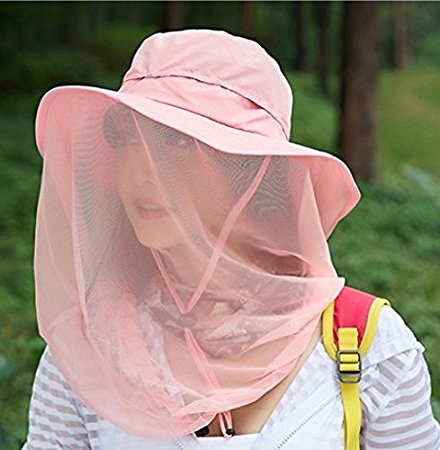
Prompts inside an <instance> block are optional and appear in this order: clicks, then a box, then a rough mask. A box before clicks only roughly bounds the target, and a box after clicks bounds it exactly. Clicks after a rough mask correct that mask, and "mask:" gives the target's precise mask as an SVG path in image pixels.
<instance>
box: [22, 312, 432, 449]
mask: <svg viewBox="0 0 440 450" xmlns="http://www.w3.org/2000/svg"><path fill="white" fill-rule="evenodd" d="M423 351H424V347H423V346H422V344H421V343H420V342H418V341H417V339H416V338H415V336H414V334H413V333H412V332H411V330H410V329H409V328H408V327H407V326H406V325H405V323H404V321H403V320H402V318H401V317H400V315H399V314H398V313H397V312H396V311H395V310H393V309H392V308H389V307H384V308H383V310H382V312H381V314H380V318H379V323H378V329H377V332H376V335H375V337H374V340H373V343H372V345H371V347H370V349H369V351H368V352H367V354H366V355H365V356H364V358H363V360H362V363H363V372H362V379H361V381H360V384H359V389H360V397H361V405H362V432H361V436H360V442H361V449H363V450H375V449H396V450H397V449H399V450H416V449H419V450H422V449H423V450H440V426H439V424H438V422H437V421H436V420H435V419H434V417H433V413H432V409H431V403H430V400H431V380H430V375H429V371H428V367H427V364H426V361H425V359H424V357H423ZM329 378H334V379H335V380H336V373H335V363H334V361H333V360H331V358H330V357H329V356H328V355H327V353H326V352H325V349H324V346H323V343H322V340H321V341H319V342H318V344H317V345H316V347H315V348H314V350H313V351H312V353H311V355H310V356H309V357H308V359H307V361H306V363H305V364H304V365H303V366H302V367H301V369H300V371H299V372H298V374H297V376H296V377H295V379H294V380H293V382H292V383H291V385H290V386H289V388H288V389H287V391H286V392H285V394H284V396H283V397H282V398H281V400H280V402H279V403H278V405H277V406H276V408H275V409H274V411H273V412H272V413H271V415H270V417H269V419H268V420H267V422H266V423H265V425H264V427H263V429H262V430H261V432H260V433H254V434H251V435H241V436H240V435H238V436H234V437H233V438H231V439H229V440H226V439H224V438H223V437H195V434H194V433H192V435H191V438H192V441H191V442H195V443H196V444H195V445H194V444H193V445H189V444H187V445H186V444H185V442H189V441H185V438H187V437H188V436H185V437H182V439H181V440H179V439H176V440H174V441H157V440H149V439H145V438H141V437H137V436H132V435H129V434H127V433H125V432H124V431H123V430H121V429H119V428H118V427H117V426H116V425H114V424H113V423H111V422H109V421H107V420H106V419H105V418H103V417H100V416H99V415H98V414H96V413H95V412H94V411H93V410H91V409H89V408H88V407H87V406H86V405H85V404H84V403H82V401H81V400H80V399H79V398H78V397H77V396H76V394H75V393H74V392H73V391H72V389H71V388H70V386H69V384H68V383H67V381H66V379H65V378H64V376H63V374H62V373H61V371H60V370H59V368H58V367H57V366H56V364H55V362H54V360H53V359H52V356H51V353H50V349H49V348H48V347H46V349H45V351H44V352H43V355H42V357H41V359H40V363H39V366H38V368H37V371H36V375H35V380H34V384H33V388H32V396H31V399H30V407H29V429H28V436H27V442H26V443H25V444H24V445H23V447H22V450H43V449H52V450H56V449H72V450H73V449H77V450H84V449H90V450H119V449H121V450H147V449H148V450H159V449H164V450H165V449H169V450H171V449H185V450H186V449H188V450H189V449H190V448H199V449H206V450H215V449H220V448H221V449H232V450H250V449H252V450H257V449H258V450H268V449H267V447H265V446H261V445H260V446H259V445H258V439H260V440H261V438H262V437H264V436H267V435H270V433H272V432H273V431H276V430H277V427H278V426H279V424H280V423H284V424H287V426H288V425H289V423H291V422H289V420H290V417H291V415H292V414H293V413H295V412H296V413H298V410H300V408H301V406H302V405H304V404H305V403H306V402H307V399H309V398H310V396H311V395H312V394H313V392H314V391H315V390H316V387H317V386H320V385H321V384H322V383H323V382H325V380H328V379H329ZM335 386H336V387H335V389H336V388H337V383H336V382H335ZM338 403H339V402H338ZM329 420H330V422H329V425H328V427H330V428H331V430H334V432H333V431H332V433H333V434H332V433H328V436H329V437H328V441H325V442H322V441H321V442H320V445H319V448H325V449H326V450H333V449H335V450H336V449H337V450H343V442H344V435H343V423H342V407H341V408H340V414H333V415H332V417H331V418H330V419H329ZM292 426H293V425H292ZM312 434H313V433H312ZM277 448H278V447H277ZM291 448H293V447H288V446H287V445H286V446H283V450H284V449H285V450H288V449H291ZM295 448H298V447H297V446H295ZM312 448H313V449H314V448H315V447H310V449H312ZM316 448H318V447H316ZM308 449H309V447H307V450H308ZM302 450H306V449H304V448H302Z"/></svg>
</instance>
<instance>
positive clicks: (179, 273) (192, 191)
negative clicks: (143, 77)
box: [35, 94, 345, 438]
mask: <svg viewBox="0 0 440 450" xmlns="http://www.w3.org/2000/svg"><path fill="white" fill-rule="evenodd" d="M59 117H63V121H60V120H59V119H58V118H59ZM42 149H43V150H44V166H43V174H42V184H41V192H40V200H39V205H38V216H37V217H38V220H37V233H36V253H35V274H36V291H37V313H38V322H39V328H40V332H41V334H42V335H43V336H44V338H45V339H46V341H47V342H48V343H49V345H50V346H51V350H52V353H53V355H54V358H55V360H56V361H57V363H58V364H59V365H60V367H61V369H62V370H63V372H64V373H65V376H66V378H67V380H68V381H69V383H70V384H71V386H72V388H73V389H74V390H75V391H76V392H77V394H78V395H79V397H80V398H81V399H82V400H83V401H84V402H85V403H86V404H87V405H88V406H90V407H91V408H93V409H94V410H95V411H96V412H98V413H100V414H101V415H102V416H104V417H106V418H108V419H109V420H112V421H113V422H115V423H116V424H117V425H119V426H121V427H122V428H123V429H125V430H127V431H129V432H132V433H135V434H137V435H140V436H144V437H150V438H151V437H153V438H154V437H155V438H169V437H177V436H180V435H182V434H185V433H189V432H192V431H194V430H196V429H198V428H200V427H201V426H203V425H205V424H207V423H208V422H209V421H210V420H211V419H212V418H213V417H214V416H215V415H216V414H217V413H218V412H220V411H225V410H229V409H232V408H236V407H239V406H242V405H244V404H248V403H251V402H253V401H255V400H256V399H257V398H259V397H261V395H263V394H264V393H265V392H267V391H268V390H269V389H270V388H271V387H273V386H274V385H275V384H277V383H278V382H279V381H280V380H281V379H283V378H284V377H285V376H286V375H287V374H288V373H289V371H291V370H292V368H293V367H294V365H295V362H296V361H297V358H298V357H299V355H300V354H301V353H302V352H303V351H304V349H305V347H306V345H307V343H308V340H309V339H310V336H311V333H312V332H313V330H314V328H315V326H316V324H317V323H318V321H319V319H320V315H321V313H322V311H323V310H324V309H325V307H326V306H327V305H328V304H329V303H330V302H331V301H332V300H333V299H334V298H335V297H336V296H337V294H338V293H339V291H340V290H341V289H342V287H343V285H344V278H342V277H338V276H337V274H336V272H335V269H334V267H333V265H332V262H331V259H330V255H329V250H328V245H327V241H326V237H327V236H326V233H325V230H324V228H323V218H322V205H319V204H318V202H317V199H316V192H315V189H316V184H317V180H318V177H319V175H320V171H318V170H317V169H316V166H315V164H314V162H313V161H310V160H307V158H305V157H304V158H301V157H294V156H292V155H286V156H284V155H264V154H262V155H240V154H232V153H227V152H225V151H221V150H219V149H216V148H213V147H211V146H208V145H207V144H206V143H204V142H202V141H200V140H198V139H195V138H194V137H191V136H189V135H187V134H185V133H183V132H181V131H179V130H176V129H174V128H172V127H170V126H167V125H165V124H162V123H159V122H156V121H154V120H153V119H151V118H148V117H146V116H144V115H141V114H140V113H138V112H135V111H134V110H132V109H130V108H128V107H126V106H124V105H122V104H120V103H117V102H115V101H113V100H110V99H109V98H106V97H105V96H96V98H94V100H93V102H91V101H90V95H88V96H83V97H82V96H81V95H78V94H77V95H76V96H75V101H73V99H71V100H70V101H68V100H66V101H59V102H57V103H55V104H54V105H53V106H52V107H51V109H50V113H49V114H47V117H46V118H45V128H44V141H43V142H42ZM344 201H345V200H344ZM333 204H334V205H335V208H338V199H335V201H334V202H333ZM331 225H332V226H334V224H333V223H332V224H331ZM164 424H166V425H165V426H164Z"/></svg>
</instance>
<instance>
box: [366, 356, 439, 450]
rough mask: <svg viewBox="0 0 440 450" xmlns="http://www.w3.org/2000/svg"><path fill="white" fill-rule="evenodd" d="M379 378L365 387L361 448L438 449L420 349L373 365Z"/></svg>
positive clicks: (428, 380) (427, 377)
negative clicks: (368, 401) (366, 402)
mask: <svg viewBox="0 0 440 450" xmlns="http://www.w3.org/2000/svg"><path fill="white" fill-rule="evenodd" d="M377 370H378V371H379V373H380V377H379V378H378V379H377V382H376V383H374V384H372V385H371V387H370V388H369V390H370V393H369V394H370V398H371V399H372V403H375V405H374V406H376V407H371V408H369V409H368V408H367V407H365V408H363V409H364V411H363V414H365V415H366V416H367V420H365V421H364V423H363V428H362V432H361V448H362V449H363V450H378V449H395V450H397V449H398V450H439V449H440V426H439V424H438V422H437V421H436V419H435V418H434V416H433V412H432V408H431V378H430V375H429V370H428V367H427V364H426V361H425V358H424V357H423V351H422V350H420V349H411V350H408V351H405V352H402V353H400V354H397V355H395V356H393V357H391V358H388V359H386V360H384V361H382V362H381V363H379V364H378V365H377Z"/></svg>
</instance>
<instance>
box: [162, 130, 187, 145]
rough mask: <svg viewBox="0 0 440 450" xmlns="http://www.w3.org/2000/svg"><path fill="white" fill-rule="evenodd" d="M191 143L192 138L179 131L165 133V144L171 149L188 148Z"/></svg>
mask: <svg viewBox="0 0 440 450" xmlns="http://www.w3.org/2000/svg"><path fill="white" fill-rule="evenodd" d="M189 143H190V137H189V136H187V135H186V134H183V133H181V132H180V131H177V130H172V129H169V130H166V131H165V144H166V145H168V146H169V147H187V146H189Z"/></svg>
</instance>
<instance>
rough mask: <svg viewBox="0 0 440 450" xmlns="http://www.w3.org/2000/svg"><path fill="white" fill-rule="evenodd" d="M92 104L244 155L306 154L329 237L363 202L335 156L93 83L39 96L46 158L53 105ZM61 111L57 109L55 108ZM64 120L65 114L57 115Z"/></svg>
mask: <svg viewBox="0 0 440 450" xmlns="http://www.w3.org/2000/svg"><path fill="white" fill-rule="evenodd" d="M84 96H87V104H88V105H90V107H93V104H94V102H95V101H100V102H102V101H103V100H105V99H107V100H108V101H109V106H110V105H111V104H113V103H121V104H123V105H125V106H128V107H130V108H132V109H133V110H135V111H137V112H138V113H140V114H142V115H144V116H146V117H148V118H150V119H152V120H154V121H157V122H160V123H163V124H165V125H167V126H169V127H172V128H175V129H177V130H179V131H181V132H183V133H185V134H188V135H190V136H192V137H194V138H196V139H199V140H200V141H202V142H204V143H206V144H208V145H210V146H211V147H213V148H215V149H217V150H220V151H223V152H226V153H232V154H239V155H258V156H267V155H282V156H289V157H294V158H306V159H307V164H309V165H310V166H311V170H312V171H313V172H314V173H315V177H314V178H315V180H316V185H315V189H316V198H317V203H318V207H319V209H320V213H321V217H327V218H328V219H329V220H327V221H326V220H325V221H324V222H326V223H323V228H324V232H325V235H326V237H328V236H329V235H330V234H331V232H332V231H333V229H334V228H335V226H336V224H337V223H338V222H339V221H340V220H341V219H342V218H344V217H345V216H346V215H347V214H348V213H349V212H350V211H351V210H352V209H353V208H354V207H355V206H356V204H357V203H358V202H359V200H360V198H361V193H360V191H359V189H358V187H357V185H356V182H355V180H354V178H353V176H352V174H351V172H350V169H349V168H348V166H347V165H346V164H345V163H344V162H343V161H342V160H341V159H339V158H337V157H336V156H334V155H332V154H330V153H327V152H325V151H321V150H317V149H313V148H310V147H307V146H304V145H301V144H297V143H294V142H289V141H287V140H286V141H284V140H281V139H275V138H270V137H267V136H263V135H259V134H256V133H251V132H248V131H244V130H239V129H236V128H232V127H229V126H227V125H225V124H223V123H219V122H216V121H214V120H211V119H209V118H207V117H204V116H201V115H199V114H196V113H193V112H191V111H188V110H186V109H183V108H179V107H176V106H173V105H169V104H165V103H161V102H158V101H156V100H152V99H150V98H147V97H141V96H139V95H135V94H130V93H123V92H118V91H113V90H110V89H104V88H99V87H93V86H81V85H77V86H75V85H73V86H58V87H55V88H52V89H50V90H49V91H47V92H46V93H45V94H44V95H43V97H42V98H41V100H40V103H39V105H38V108H37V114H36V119H35V134H36V144H37V147H38V150H39V152H40V153H41V155H42V156H43V158H44V145H43V142H44V134H45V128H46V121H47V117H48V115H49V114H50V111H51V107H52V106H55V105H56V103H57V102H63V103H64V104H66V103H68V104H71V105H72V111H75V108H74V103H75V102H76V101H81V102H83V101H84ZM54 109H55V110H58V108H54ZM57 119H58V120H60V119H61V120H62V118H59V117H58V118H57Z"/></svg>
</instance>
